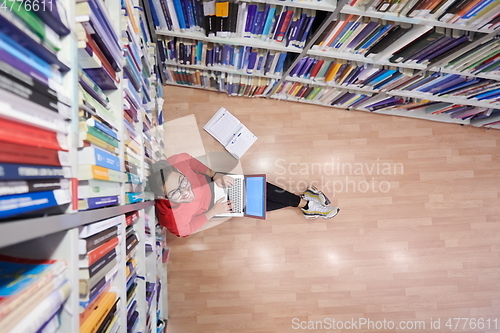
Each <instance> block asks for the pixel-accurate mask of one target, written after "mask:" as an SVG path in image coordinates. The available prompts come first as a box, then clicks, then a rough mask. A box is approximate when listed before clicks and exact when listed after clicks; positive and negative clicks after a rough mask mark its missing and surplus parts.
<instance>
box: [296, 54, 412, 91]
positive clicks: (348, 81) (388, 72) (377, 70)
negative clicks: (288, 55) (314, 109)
mask: <svg viewBox="0 0 500 333" xmlns="http://www.w3.org/2000/svg"><path fill="white" fill-rule="evenodd" d="M403 72H405V69H399V68H397V67H391V66H378V65H372V64H363V63H361V64H358V63H356V62H354V61H348V60H343V59H331V58H330V59H326V58H321V57H303V58H302V59H300V60H299V61H298V62H297V64H296V65H295V66H294V67H293V68H292V70H291V71H290V73H289V79H290V78H297V79H303V80H311V81H314V82H317V83H319V84H320V83H324V84H326V85H339V86H341V85H342V86H347V87H358V88H365V87H366V89H365V90H379V89H383V88H384V87H386V86H387V85H389V84H390V83H391V82H394V81H395V80H397V79H398V78H400V77H401V76H403V75H404V74H403Z"/></svg>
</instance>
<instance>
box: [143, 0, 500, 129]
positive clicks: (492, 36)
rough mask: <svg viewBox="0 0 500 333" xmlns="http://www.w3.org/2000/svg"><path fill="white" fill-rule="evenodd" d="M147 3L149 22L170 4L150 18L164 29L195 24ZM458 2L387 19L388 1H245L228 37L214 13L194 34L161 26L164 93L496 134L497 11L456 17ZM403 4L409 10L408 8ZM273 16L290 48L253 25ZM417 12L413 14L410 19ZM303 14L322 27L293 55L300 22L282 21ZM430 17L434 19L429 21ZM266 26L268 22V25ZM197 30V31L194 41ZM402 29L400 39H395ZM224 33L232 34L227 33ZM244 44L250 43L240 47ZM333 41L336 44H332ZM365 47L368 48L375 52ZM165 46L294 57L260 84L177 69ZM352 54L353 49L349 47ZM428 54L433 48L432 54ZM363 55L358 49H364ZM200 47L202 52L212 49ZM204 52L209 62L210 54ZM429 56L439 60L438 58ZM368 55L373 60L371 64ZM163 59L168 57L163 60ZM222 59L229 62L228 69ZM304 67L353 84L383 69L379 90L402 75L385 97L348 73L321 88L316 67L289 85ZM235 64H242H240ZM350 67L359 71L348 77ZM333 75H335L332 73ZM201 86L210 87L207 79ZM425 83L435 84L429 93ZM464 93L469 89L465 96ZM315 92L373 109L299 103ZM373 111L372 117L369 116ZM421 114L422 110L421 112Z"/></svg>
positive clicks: (197, 23) (222, 72)
mask: <svg viewBox="0 0 500 333" xmlns="http://www.w3.org/2000/svg"><path fill="white" fill-rule="evenodd" d="M149 2H150V3H151V4H152V6H151V8H152V10H153V12H155V5H156V6H159V7H156V8H162V7H161V5H162V3H163V2H164V3H165V8H166V10H163V12H162V13H159V14H158V13H157V12H155V13H154V15H153V17H154V16H155V15H163V17H166V18H167V20H166V21H168V20H169V19H170V20H174V19H175V18H178V17H179V16H180V15H181V14H184V16H185V17H186V18H189V15H190V14H185V13H184V12H183V11H182V9H181V10H178V9H176V8H175V6H174V5H175V3H176V1H174V0H172V1H170V0H165V1H162V0H150V1H149ZM455 2H457V3H458V2H459V1H458V0H456V1H447V2H444V1H443V5H442V6H440V7H438V6H436V5H437V3H438V2H436V3H433V4H434V7H429V6H430V5H433V4H429V3H427V2H426V3H425V4H424V1H423V0H421V1H418V0H409V1H402V2H388V3H390V4H391V5H390V6H389V7H386V8H385V11H384V10H382V7H380V6H383V5H382V1H378V0H367V1H365V0H344V1H338V2H331V1H330V2H325V1H314V2H313V1H271V0H269V1H242V2H236V4H237V5H236V6H239V7H238V9H237V10H234V12H235V13H236V14H234V17H232V16H231V10H232V9H231V8H233V7H231V6H229V9H230V14H229V15H228V18H227V20H228V22H229V23H228V26H229V28H228V27H227V26H224V24H225V23H224V22H225V21H224V20H226V18H225V17H222V16H220V17H217V15H213V16H210V11H209V12H208V14H209V16H203V14H204V13H205V12H202V13H201V14H199V13H198V15H201V16H196V14H195V16H194V17H193V19H192V20H191V23H190V24H191V26H192V27H194V28H189V27H186V29H185V30H183V31H181V30H177V29H176V28H175V27H173V26H172V27H169V26H163V25H162V24H161V22H160V21H156V23H155V22H153V23H152V25H155V26H156V32H157V35H158V38H159V40H160V41H159V43H158V45H159V52H160V59H161V61H162V62H163V63H164V65H165V67H164V72H165V74H164V77H163V78H162V79H163V81H164V83H165V84H172V85H181V86H182V85H188V86H189V87H192V88H201V89H208V90H216V91H220V92H226V93H228V94H229V95H231V96H234V95H236V96H246V97H266V98H273V99H279V100H288V101H293V102H299V103H300V102H303V103H312V104H315V105H323V106H328V107H336V108H345V109H349V110H360V111H370V112H375V113H380V114H393V115H399V116H407V117H414V118H419V119H427V120H434V121H441V122H449V123H457V124H461V125H472V126H478V127H481V126H484V127H487V128H498V124H496V122H497V121H500V98H499V97H500V96H499V94H498V90H495V88H496V87H497V86H496V85H497V84H499V82H500V60H499V58H498V57H499V55H500V44H499V42H498V38H499V37H498V36H500V24H499V23H498V22H499V18H498V17H499V14H498V9H499V7H498V4H488V5H487V6H484V5H483V6H482V7H481V6H480V4H478V5H477V6H476V7H474V6H472V5H470V6H469V7H468V9H467V11H464V10H465V9H464V8H467V7H464V6H467V5H469V2H467V1H466V0H463V1H461V2H462V7H461V8H458V7H457V9H456V10H455V8H454V7H453V6H454V3H455ZM242 4H244V5H242ZM250 4H252V5H256V6H257V7H256V9H255V10H256V14H255V16H251V15H253V13H252V14H251V11H250V9H249V7H248V6H249V5H250ZM405 4H407V5H406V7H405ZM193 6H195V5H193ZM419 6H420V7H419ZM426 6H427V7H426ZM457 6H458V5H457ZM282 7H283V8H285V9H283V11H281V10H280V8H282ZM269 8H271V9H272V8H276V12H273V13H274V21H272V22H273V23H272V25H274V24H275V25H276V27H277V29H280V24H285V25H286V24H288V28H287V29H285V30H286V31H287V32H286V33H285V35H286V36H285V41H283V42H277V41H276V40H275V35H273V29H274V28H272V29H271V30H270V33H269V35H265V34H264V36H262V35H260V30H259V28H258V26H259V24H260V22H261V21H258V20H259V18H258V17H257V16H258V15H259V13H260V11H262V12H263V16H264V17H267V19H271V20H272V19H273V18H270V17H271V16H272V14H269V13H270V9H269ZM387 8H388V9H387ZM415 8H416V10H414V9H415ZM432 8H434V9H432ZM304 9H307V10H312V11H314V15H315V18H316V19H315V21H314V24H313V25H312V27H311V30H309V31H308V36H307V39H306V40H305V42H304V44H303V45H302V46H301V47H296V46H291V45H292V44H293V43H292V42H290V44H288V43H287V42H286V38H287V36H288V37H290V40H293V39H294V37H293V33H292V32H293V31H294V29H295V26H294V19H295V14H292V16H291V18H289V20H290V21H286V20H287V19H286V14H283V12H286V11H289V10H291V11H295V12H297V11H298V13H304V12H303V11H301V10H304ZM431 10H435V11H434V12H432V11H431ZM214 13H215V12H214ZM242 13H243V14H242ZM266 13H267V16H266ZM449 13H452V14H449ZM454 15H455V16H454ZM249 17H250V18H249ZM212 19H213V20H215V22H219V21H217V20H220V22H223V23H220V24H222V25H220V26H221V28H220V29H217V32H216V33H215V35H214V36H212V35H210V36H208V35H205V34H204V28H205V27H206V24H207V23H208V22H209V21H207V20H212ZM234 20H236V21H237V23H236V24H234V23H231V22H232V21H234ZM252 20H253V21H252ZM240 22H243V23H240ZM249 22H250V27H251V26H252V22H253V28H250V30H251V34H250V35H248V33H247V32H246V31H247V30H248V24H249ZM262 22H266V19H264V20H263V21H262ZM283 22H285V23H283ZM298 22H299V23H298V26H300V22H301V21H300V19H299V20H298ZM343 22H345V24H344V25H342V23H343ZM217 24H219V23H216V27H218V26H217ZM370 25H372V26H370ZM385 27H386V28H385ZM369 28H371V30H370V29H369ZM193 29H194V30H197V31H192V30H193ZM264 29H265V28H264ZM335 29H337V30H335ZM343 29H344V30H343ZM384 29H387V30H384ZM397 29H399V30H400V31H399V32H398V33H397V34H396V30H397ZM210 31H212V30H210ZM219 31H223V32H222V33H221V35H220V36H219V35H218V34H219ZM224 31H229V33H226V32H224ZM365 31H367V32H365ZM384 31H386V32H384ZM403 31H404V32H403ZM363 33H364V35H363ZM370 33H371V34H372V35H370ZM245 34H246V37H244V36H245ZM287 34H290V35H287ZM377 34H378V35H377ZM391 34H393V35H394V39H393V40H392V41H391V42H386V41H384V39H385V38H386V37H388V36H390V35H391ZM358 35H359V36H360V38H366V39H365V40H362V39H359V40H357V41H356V37H357V36H358ZM221 36H225V37H221ZM266 36H267V37H266ZM335 36H337V37H336V38H335ZM361 36H375V37H361ZM369 38H372V39H371V42H370V39H369ZM429 38H436V39H429ZM162 39H163V40H166V41H171V40H172V39H175V40H195V41H197V42H201V43H203V45H207V44H209V43H213V44H214V45H215V44H221V45H236V46H235V47H231V50H234V51H233V52H238V50H239V49H238V45H242V46H249V47H252V48H259V49H267V50H268V51H269V52H271V51H282V52H288V56H287V58H286V60H285V62H284V66H283V67H284V68H283V71H282V73H280V74H278V73H276V74H275V73H270V72H266V71H265V70H266V68H265V67H260V69H262V68H264V74H263V73H262V71H254V72H255V73H252V72H251V71H246V68H242V69H240V68H238V71H239V72H238V71H235V70H234V68H233V66H234V64H235V63H234V62H233V63H231V64H232V66H215V67H214V66H208V65H207V64H208V63H206V62H205V61H206V60H205V58H204V57H199V58H193V59H194V60H195V61H196V62H195V63H191V64H190V65H184V64H181V63H179V62H178V59H179V55H181V56H182V52H181V53H179V52H180V51H179V50H177V49H175V50H172V49H169V48H168V47H167V45H166V44H165V45H163V46H162V45H161V44H162V43H161V40H162ZM424 39H426V43H423V42H422V40H424ZM387 40H388V39H387ZM435 40H437V41H438V42H439V41H440V40H441V42H442V44H438V43H437V42H436V44H432V43H433V42H434V41H435ZM327 42H330V44H328V45H329V46H328V47H326V46H325V45H327V44H325V45H322V44H323V43H327ZM382 42H384V43H386V44H387V45H385V46H383V47H382V46H379V50H376V52H375V49H376V46H377V44H378V43H380V45H383V44H382ZM412 43H413V44H416V45H422V46H421V47H420V48H418V49H414V50H413V51H411V52H410V51H405V47H406V49H410V48H411V47H412V45H413V44H412ZM418 43H421V44H418ZM348 44H353V46H350V45H348ZM356 45H357V46H356ZM429 45H433V47H430V46H429ZM360 46H362V47H361V48H359V47H360ZM204 47H205V48H206V46H204ZM205 48H204V49H203V50H204V51H203V52H205ZM358 48H359V49H358ZM433 49H436V50H437V51H432V50H433ZM371 50H373V51H374V52H372V53H371V54H370V52H371ZM174 52H175V53H174ZM402 52H406V55H405V56H404V57H403V56H401V57H400V58H401V59H403V60H404V62H403V61H401V60H397V59H396V58H394V55H395V54H396V55H399V54H403V53H402ZM433 52H435V53H433ZM161 53H163V56H162V55H161ZM172 54H174V55H175V56H174V58H172V57H171V55H172ZM225 56H226V55H225V54H223V55H222V59H224V57H225ZM268 57H269V53H268V54H267V55H264V56H262V64H265V63H266V59H267V58H268ZM306 57H308V58H314V61H315V62H314V63H313V64H316V63H318V62H319V61H332V62H338V63H340V64H343V66H346V67H347V69H346V67H341V69H342V70H343V71H347V73H349V75H351V74H353V73H355V74H356V75H361V74H363V73H366V72H368V69H373V68H375V69H380V70H381V71H380V73H378V74H377V75H379V76H377V77H369V78H370V81H369V82H376V80H375V79H378V78H383V77H384V76H383V75H386V74H387V73H388V72H389V71H391V70H397V71H398V73H392V74H391V77H390V79H391V80H392V81H390V80H387V81H384V82H382V83H383V85H381V87H380V88H379V87H376V85H375V86H374V85H371V86H370V85H366V84H365V83H364V82H361V81H360V80H358V77H357V76H356V75H352V76H349V75H347V76H345V77H343V78H342V77H340V80H339V75H340V73H344V72H342V70H341V71H340V72H337V74H336V76H334V79H332V80H329V81H328V82H326V81H325V77H319V78H318V77H315V78H313V79H310V78H309V77H308V75H309V74H311V72H312V71H313V70H312V69H313V68H314V65H313V66H312V67H308V68H307V69H306V71H305V72H304V73H305V74H304V75H297V76H296V75H291V73H292V70H293V69H294V68H295V66H301V65H302V63H301V59H303V58H306ZM411 57H414V58H411ZM228 59H229V57H228ZM236 59H237V60H239V59H238V58H236ZM258 59H260V58H258ZM230 61H231V60H230ZM245 65H246V66H252V67H253V66H254V65H253V63H252V62H249V63H247V62H245ZM257 66H258V65H257V64H256V65H255V67H253V68H258V67H257ZM262 66H263V65H262ZM351 67H352V68H354V69H355V70H352V69H351ZM304 68H306V66H304V67H302V69H304ZM320 68H321V70H323V68H325V69H327V67H320ZM328 69H331V67H330V68H328ZM321 70H320V72H321ZM356 70H359V72H356ZM363 70H364V71H363ZM360 73H361V74H360ZM292 74H293V73H292ZM199 75H201V77H202V80H201V82H202V83H201V84H200V80H199V79H195V77H197V76H199ZM243 75H247V76H257V77H261V78H265V79H267V81H266V83H262V82H263V81H262V79H261V80H260V81H255V80H249V79H242V78H241V76H243ZM277 75H279V77H277ZM398 75H399V76H398ZM433 75H434V76H433ZM416 76H420V79H418V80H417V81H406V82H407V83H404V82H405V81H403V79H404V78H409V77H416ZM429 76H433V77H432V78H431V79H429V80H430V81H427V79H428V77H429ZM205 77H207V78H208V79H204V78H205ZM210 78H212V79H213V80H214V81H215V83H210V84H207V83H206V81H207V80H210ZM364 79H367V77H366V76H365V77H364ZM398 80H399V81H398ZM439 80H441V81H439ZM453 80H457V81H456V82H458V83H456V86H455V85H454V86H452V87H456V89H455V90H451V89H449V90H448V91H444V90H439V89H437V88H436V87H433V86H431V83H438V82H441V83H442V84H441V85H438V87H439V86H443V85H445V84H446V83H449V82H452V81H453ZM476 80H479V81H476ZM472 81H473V82H472ZM256 82H257V83H256ZM360 82H361V83H360ZM394 82H401V84H400V85H399V86H391V83H394ZM410 82H411V83H410ZM463 82H471V83H469V84H470V87H472V88H475V87H476V86H473V84H476V82H477V89H474V90H473V89H470V91H465V90H466V89H465V88H462V90H459V87H461V86H459V84H460V83H463ZM294 83H299V84H301V85H302V87H297V86H296V85H294ZM426 83H429V84H428V85H426ZM482 83H484V84H486V83H488V84H491V85H492V86H490V88H489V90H488V89H482V90H480V89H481V88H482V87H483V86H480V85H481V84H482ZM232 84H235V85H240V86H241V85H243V86H244V87H246V86H250V93H248V92H247V91H245V92H244V93H243V94H242V93H241V90H239V92H238V93H236V94H235V93H232V92H234V87H232V86H231V85H232ZM261 84H264V85H266V88H265V89H264V93H261V92H262V91H261V90H259V89H257V90H256V92H258V93H256V94H255V93H252V91H253V90H252V88H254V87H261ZM467 86H468V85H463V87H467ZM288 88H290V89H292V90H291V91H287V92H288V93H283V91H282V90H283V89H285V90H286V89H288ZM318 88H321V89H330V88H335V89H337V90H338V91H342V92H344V94H346V96H347V95H348V94H351V93H358V94H367V95H370V99H371V100H372V101H373V102H374V103H372V104H370V103H361V102H364V100H363V97H362V96H359V98H360V99H358V100H356V99H354V100H352V99H348V101H352V103H351V104H345V103H338V101H335V100H323V101H319V99H318V98H317V97H316V96H315V97H313V98H312V99H308V98H306V97H304V96H301V93H304V92H305V96H307V97H311V95H314V94H315V93H317V94H318V95H317V96H321V95H322V94H323V93H324V91H323V92H322V91H320V92H318V91H317V90H318ZM409 88H410V89H409ZM293 89H295V90H293ZM301 89H302V90H301ZM308 89H309V90H308ZM426 89H427V90H426ZM243 90H245V89H243ZM441 92H443V93H441ZM457 92H458V93H457ZM341 97H342V96H341ZM341 97H339V98H341ZM344 97H345V96H344ZM381 97H386V100H380V98H381ZM427 101H428V102H427ZM341 102H343V101H341ZM414 103H420V105H418V106H416V105H414ZM429 103H432V104H429ZM344 104H345V105H344ZM428 104H429V105H428ZM405 105H408V107H412V109H405V108H404V106H405ZM431 105H439V106H441V109H440V110H441V111H442V113H439V112H438V111H439V110H438V111H436V110H435V109H434V108H431V107H430V106H431ZM367 106H368V107H369V108H366V107H367ZM418 108H421V109H420V110H419V109H418ZM417 111H418V112H417Z"/></svg>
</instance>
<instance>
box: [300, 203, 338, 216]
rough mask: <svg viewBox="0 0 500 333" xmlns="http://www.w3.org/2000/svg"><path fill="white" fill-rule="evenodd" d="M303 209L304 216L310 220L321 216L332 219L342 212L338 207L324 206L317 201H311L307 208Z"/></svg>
mask: <svg viewBox="0 0 500 333" xmlns="http://www.w3.org/2000/svg"><path fill="white" fill-rule="evenodd" d="M301 209H302V213H303V214H304V217H305V218H306V219H308V220H313V219H317V218H318V217H320V216H321V217H322V218H324V219H331V218H332V217H334V216H335V215H337V214H338V213H339V212H340V208H338V207H335V206H324V205H322V204H320V203H318V202H316V201H309V203H308V208H307V210H306V209H304V208H301Z"/></svg>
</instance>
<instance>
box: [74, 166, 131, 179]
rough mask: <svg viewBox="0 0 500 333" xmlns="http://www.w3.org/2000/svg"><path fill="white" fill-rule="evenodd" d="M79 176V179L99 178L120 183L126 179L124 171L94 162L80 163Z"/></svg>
mask: <svg viewBox="0 0 500 333" xmlns="http://www.w3.org/2000/svg"><path fill="white" fill-rule="evenodd" d="M77 178H78V180H91V179H98V180H106V181H110V182H119V183H120V182H123V179H124V178H123V173H122V172H119V171H116V170H111V169H108V168H103V167H100V166H97V165H92V164H79V165H78V174H77Z"/></svg>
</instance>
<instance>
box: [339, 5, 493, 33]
mask: <svg viewBox="0 0 500 333" xmlns="http://www.w3.org/2000/svg"><path fill="white" fill-rule="evenodd" d="M348 4H349V5H350V6H353V7H363V6H364V7H366V10H373V11H377V12H384V13H390V14H394V15H398V16H406V17H410V18H415V19H429V20H437V21H439V22H444V23H450V24H457V25H467V26H471V27H477V28H478V29H483V28H486V29H496V28H497V27H498V26H499V25H500V12H499V10H500V4H499V3H498V2H497V1H493V0H490V1H480V0H433V1H427V0H403V1H392V0H378V1H369V0H350V1H349V2H348Z"/></svg>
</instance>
